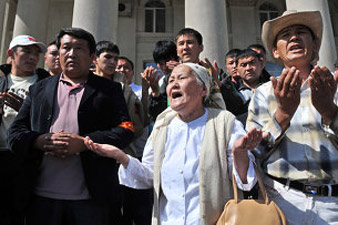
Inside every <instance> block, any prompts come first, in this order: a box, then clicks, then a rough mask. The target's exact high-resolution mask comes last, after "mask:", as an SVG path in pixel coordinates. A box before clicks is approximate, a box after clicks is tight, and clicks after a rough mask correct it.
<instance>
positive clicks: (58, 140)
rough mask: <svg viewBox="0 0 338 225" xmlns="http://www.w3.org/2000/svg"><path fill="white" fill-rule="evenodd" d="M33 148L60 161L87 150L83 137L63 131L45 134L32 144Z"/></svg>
mask: <svg viewBox="0 0 338 225" xmlns="http://www.w3.org/2000/svg"><path fill="white" fill-rule="evenodd" d="M34 148H36V149H39V150H41V151H43V152H45V153H46V154H48V155H51V156H54V157H57V158H62V159H65V158H67V157H69V156H72V155H76V154H79V153H80V152H81V151H84V150H87V147H86V146H85V145H84V138H83V137H81V136H79V135H77V134H73V133H67V132H64V131H63V130H61V131H59V132H57V133H46V134H42V135H40V136H38V138H37V139H36V140H35V142H34Z"/></svg>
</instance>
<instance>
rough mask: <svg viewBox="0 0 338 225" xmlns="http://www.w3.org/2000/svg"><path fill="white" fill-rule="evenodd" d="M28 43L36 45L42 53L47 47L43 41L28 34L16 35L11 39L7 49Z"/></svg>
mask: <svg viewBox="0 0 338 225" xmlns="http://www.w3.org/2000/svg"><path fill="white" fill-rule="evenodd" d="M28 45H37V46H38V47H39V48H40V50H41V52H42V53H45V52H46V50H47V47H46V45H45V44H44V43H42V42H38V41H37V40H36V39H35V38H34V37H32V36H29V35H18V36H16V37H15V38H13V39H12V41H11V43H10V44H9V49H12V48H14V47H16V46H28Z"/></svg>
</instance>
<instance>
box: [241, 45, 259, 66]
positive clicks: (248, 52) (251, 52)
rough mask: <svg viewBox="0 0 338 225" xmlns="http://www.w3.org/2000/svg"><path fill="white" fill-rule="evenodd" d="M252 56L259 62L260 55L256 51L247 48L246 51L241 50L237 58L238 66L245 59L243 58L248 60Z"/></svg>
mask: <svg viewBox="0 0 338 225" xmlns="http://www.w3.org/2000/svg"><path fill="white" fill-rule="evenodd" d="M250 56H254V57H256V58H257V59H258V60H259V57H260V55H259V54H258V53H257V52H255V51H254V50H252V49H250V48H247V49H244V50H241V51H240V52H239V53H238V55H237V56H236V66H237V65H238V60H240V59H243V58H248V57H250Z"/></svg>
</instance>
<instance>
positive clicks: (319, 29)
mask: <svg viewBox="0 0 338 225" xmlns="http://www.w3.org/2000/svg"><path fill="white" fill-rule="evenodd" d="M293 25H303V26H307V27H308V28H310V29H311V30H312V32H313V34H314V35H315V38H316V39H317V40H318V41H319V45H320V44H321V41H322V33H323V21H322V16H321V14H320V12H319V11H304V12H295V13H290V14H286V15H282V16H280V17H277V18H275V19H273V20H269V21H266V22H265V23H264V24H263V28H262V41H263V43H264V45H265V48H266V50H267V52H269V54H271V56H272V58H274V57H273V55H272V49H273V48H274V44H275V43H274V42H275V40H276V37H277V35H278V33H279V32H280V31H281V30H283V29H284V28H286V27H289V26H293ZM274 60H275V61H276V62H277V63H278V64H280V65H283V62H282V61H281V60H280V59H276V58H274Z"/></svg>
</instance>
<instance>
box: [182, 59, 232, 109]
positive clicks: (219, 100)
mask: <svg viewBox="0 0 338 225" xmlns="http://www.w3.org/2000/svg"><path fill="white" fill-rule="evenodd" d="M181 65H185V66H188V67H190V68H191V69H192V70H193V71H194V73H192V74H193V75H195V76H196V78H197V79H199V80H200V81H202V83H203V84H204V85H205V87H206V89H207V95H206V96H205V99H204V102H203V103H204V106H205V107H211V108H219V109H226V107H225V103H224V100H223V97H222V95H221V93H220V90H219V88H218V87H217V85H216V84H215V82H213V79H212V76H210V75H209V74H208V71H207V70H206V69H205V67H203V66H201V65H199V64H196V63H182V64H181Z"/></svg>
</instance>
